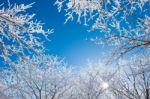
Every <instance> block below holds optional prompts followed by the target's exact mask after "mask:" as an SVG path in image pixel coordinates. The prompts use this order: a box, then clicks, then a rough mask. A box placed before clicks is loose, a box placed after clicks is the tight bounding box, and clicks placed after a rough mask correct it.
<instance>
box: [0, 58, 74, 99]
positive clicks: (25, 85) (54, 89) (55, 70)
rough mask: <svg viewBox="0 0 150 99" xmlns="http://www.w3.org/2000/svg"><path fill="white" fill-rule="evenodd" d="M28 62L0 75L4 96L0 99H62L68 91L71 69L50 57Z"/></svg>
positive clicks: (57, 59) (21, 63)
mask: <svg viewBox="0 0 150 99" xmlns="http://www.w3.org/2000/svg"><path fill="white" fill-rule="evenodd" d="M31 61H32V62H31ZM31 61H26V62H20V63H19V64H18V67H16V68H15V69H14V70H12V69H11V70H8V69H6V70H3V71H2V72H1V75H3V76H2V77H1V83H2V84H1V85H2V88H1V91H0V92H1V93H2V94H3V95H4V96H6V98H2V99H64V97H65V96H66V95H67V91H68V90H69V88H70V83H69V82H70V80H71V77H72V71H71V69H69V68H67V65H66V64H65V63H64V62H63V60H60V59H59V58H58V57H54V56H45V55H44V56H40V57H34V58H33V59H32V60H31ZM33 63H34V64H33Z"/></svg>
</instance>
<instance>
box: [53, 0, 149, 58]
mask: <svg viewBox="0 0 150 99" xmlns="http://www.w3.org/2000/svg"><path fill="white" fill-rule="evenodd" d="M55 5H57V7H58V10H59V11H62V10H63V9H65V12H66V14H65V16H66V21H65V23H66V22H68V21H69V20H71V21H73V20H77V22H78V23H83V24H84V25H86V26H87V25H88V26H90V27H91V28H90V29H89V30H90V31H92V30H99V32H100V33H101V36H100V37H99V36H98V37H96V38H91V40H92V41H94V42H95V43H96V44H106V45H111V46H112V45H115V46H116V47H117V50H116V51H115V52H114V54H117V55H119V56H120V55H124V54H125V53H127V52H130V51H132V50H133V51H134V50H136V49H139V48H142V49H144V50H145V48H146V49H147V48H148V49H149V45H150V39H149V38H150V13H149V12H150V10H149V8H150V1H149V0H56V2H55Z"/></svg>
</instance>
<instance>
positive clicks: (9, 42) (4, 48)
mask: <svg viewBox="0 0 150 99" xmlns="http://www.w3.org/2000/svg"><path fill="white" fill-rule="evenodd" d="M33 4H34V3H31V4H28V5H24V4H20V5H17V4H11V3H10V2H9V0H8V5H5V4H1V5H0V58H2V59H4V61H7V62H6V63H12V62H13V61H12V59H13V60H14V59H15V58H17V60H18V59H23V57H24V56H27V55H29V54H30V55H31V53H38V54H39V53H42V52H43V50H44V46H43V41H44V40H46V39H47V40H48V35H49V33H52V30H47V31H45V30H44V29H43V23H41V22H40V21H36V20H35V19H34V16H35V14H29V13H28V12H27V9H29V8H31V7H32V5H33ZM12 57H13V58H12Z"/></svg>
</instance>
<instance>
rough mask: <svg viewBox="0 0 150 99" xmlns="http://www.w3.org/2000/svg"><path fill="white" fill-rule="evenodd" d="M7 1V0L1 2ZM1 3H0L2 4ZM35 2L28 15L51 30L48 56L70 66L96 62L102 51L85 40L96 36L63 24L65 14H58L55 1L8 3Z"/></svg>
mask: <svg viewBox="0 0 150 99" xmlns="http://www.w3.org/2000/svg"><path fill="white" fill-rule="evenodd" d="M2 1H7V0H2ZM2 1H1V2H2ZM32 2H35V4H34V5H33V7H32V8H31V9H29V10H28V12H29V13H35V14H36V16H35V18H36V19H38V20H41V21H42V22H43V23H45V25H44V27H45V29H47V28H53V29H54V33H53V34H52V35H51V36H50V40H51V42H46V45H45V46H46V48H47V50H48V52H47V53H48V54H52V55H57V56H59V57H62V58H65V59H66V61H67V62H68V63H69V64H71V65H83V64H85V62H86V60H87V59H93V60H98V59H99V58H100V57H101V52H102V51H103V50H102V49H101V48H100V47H99V46H97V45H95V44H94V43H92V42H89V41H86V40H85V39H86V38H90V37H93V36H94V35H97V33H98V32H97V33H96V31H95V33H88V32H87V29H88V27H85V26H83V25H79V24H77V23H75V21H74V22H68V23H67V24H64V21H65V14H64V12H61V13H59V12H58V10H57V7H56V6H54V2H55V0H10V3H17V4H21V3H24V4H29V3H32Z"/></svg>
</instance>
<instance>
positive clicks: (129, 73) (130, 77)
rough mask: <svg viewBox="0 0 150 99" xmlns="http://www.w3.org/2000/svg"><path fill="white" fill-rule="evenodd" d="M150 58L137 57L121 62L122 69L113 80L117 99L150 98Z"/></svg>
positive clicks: (113, 89) (113, 88)
mask: <svg viewBox="0 0 150 99" xmlns="http://www.w3.org/2000/svg"><path fill="white" fill-rule="evenodd" d="M149 66H150V57H149V56H141V55H140V56H135V57H133V58H132V59H131V60H130V61H129V60H121V62H120V69H119V70H118V72H117V73H116V75H115V76H114V79H113V80H112V86H111V88H112V92H113V93H114V95H115V97H116V99H149V98H150V69H149Z"/></svg>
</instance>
